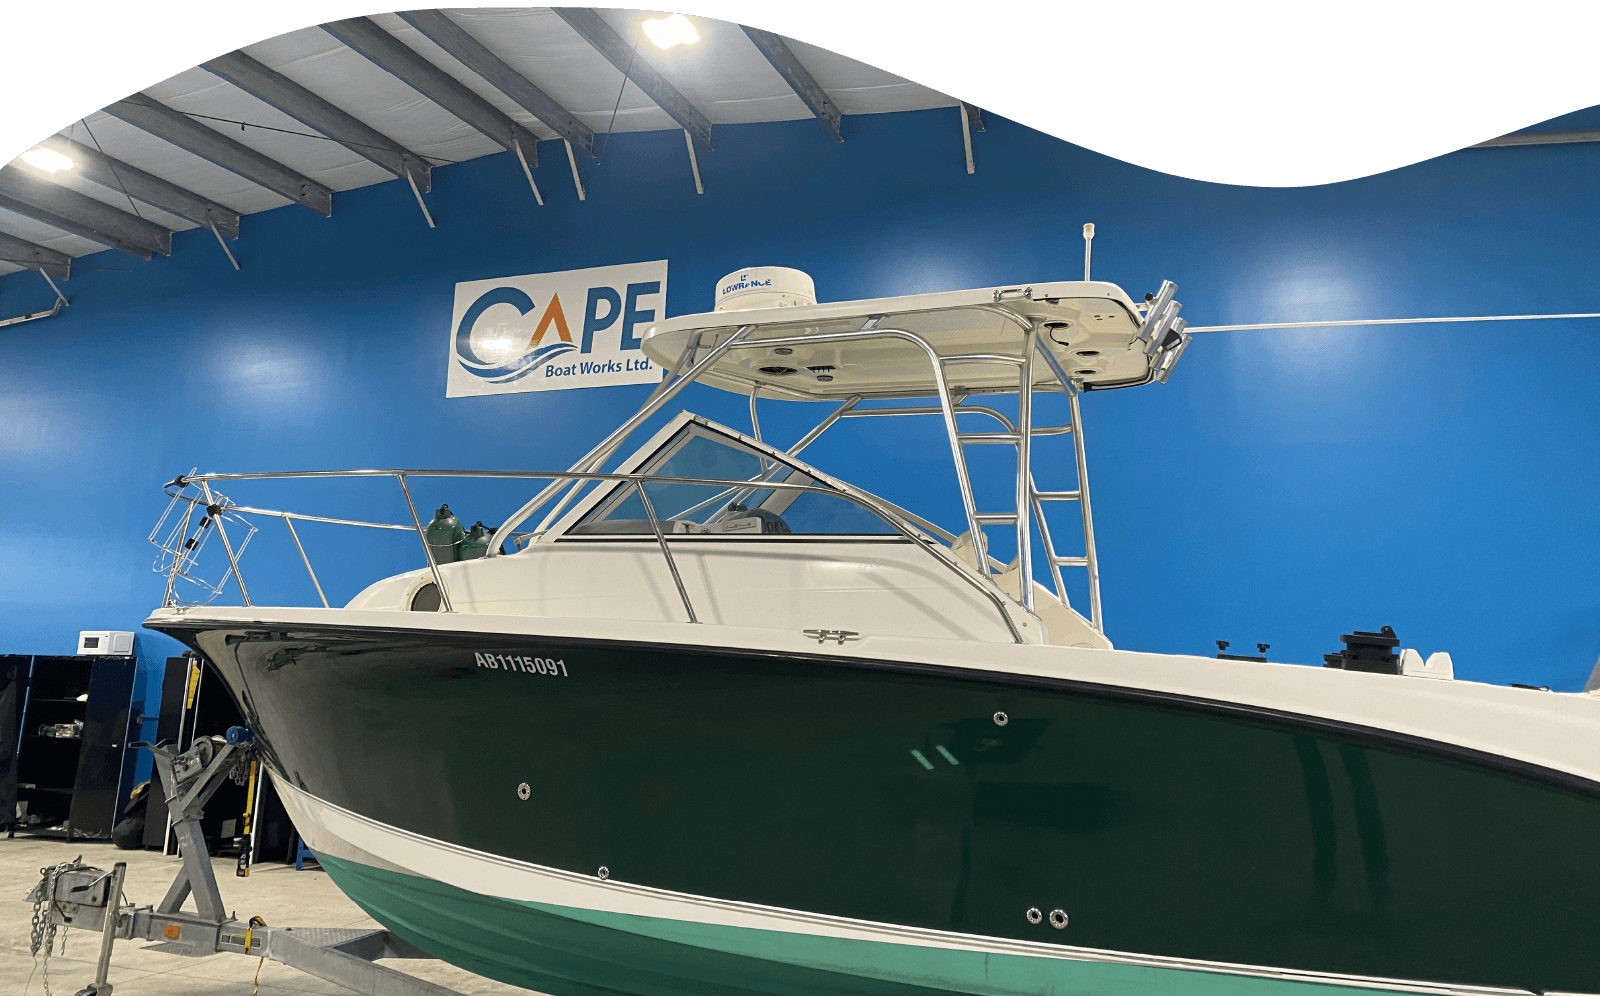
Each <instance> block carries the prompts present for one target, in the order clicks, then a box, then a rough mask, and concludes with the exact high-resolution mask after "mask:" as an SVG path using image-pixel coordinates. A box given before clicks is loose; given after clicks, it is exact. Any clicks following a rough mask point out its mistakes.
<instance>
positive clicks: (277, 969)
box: [0, 835, 529, 996]
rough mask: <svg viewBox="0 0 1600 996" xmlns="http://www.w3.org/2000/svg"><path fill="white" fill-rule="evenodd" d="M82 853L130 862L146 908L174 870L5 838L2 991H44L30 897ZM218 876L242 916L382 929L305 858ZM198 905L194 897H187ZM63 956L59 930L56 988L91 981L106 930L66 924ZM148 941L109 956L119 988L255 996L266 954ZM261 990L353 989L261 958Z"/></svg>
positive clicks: (279, 994)
mask: <svg viewBox="0 0 1600 996" xmlns="http://www.w3.org/2000/svg"><path fill="white" fill-rule="evenodd" d="M80 854H81V855H83V860H84V862H85V863H87V864H91V865H95V866H97V867H100V868H104V869H107V870H109V869H110V868H111V866H112V865H113V864H115V863H116V862H118V861H126V862H127V863H128V878H127V884H126V885H125V886H124V893H125V894H126V896H127V897H128V900H129V901H130V902H133V903H135V904H137V905H139V906H148V905H154V904H155V903H157V902H159V901H160V900H161V897H162V896H163V895H165V893H166V891H167V886H169V885H171V884H172V879H173V878H174V877H175V876H176V875H177V872H178V867H179V862H178V859H177V858H176V857H164V856H162V855H160V854H157V853H156V852H154V851H119V850H117V849H116V848H114V847H112V846H111V845H110V844H95V843H85V842H76V843H64V842H61V841H54V840H40V839H35V838H30V837H24V836H20V835H19V836H18V837H16V838H15V839H13V840H7V839H5V838H4V836H0V993H6V994H12V996H15V994H22V996H43V994H44V992H45V986H44V975H43V972H42V971H41V965H40V963H41V962H42V960H43V959H42V956H41V958H39V959H35V958H33V957H31V956H30V955H29V954H28V937H29V932H30V930H31V922H32V917H33V906H32V904H30V903H28V902H27V901H26V900H24V898H23V897H24V896H25V895H27V892H28V890H29V889H30V888H32V887H33V885H34V883H35V882H37V881H38V880H39V870H40V869H41V868H44V867H46V866H47V865H55V864H59V863H61V862H63V861H71V860H72V859H73V858H75V857H77V856H78V855H80ZM213 864H214V866H215V868H216V875H217V883H218V886H219V888H220V889H221V891H222V902H223V905H224V906H225V907H226V908H227V909H228V911H229V912H231V913H237V914H238V916H239V919H241V920H246V919H249V918H250V917H251V916H260V917H262V918H263V919H264V920H266V921H267V923H269V924H271V925H272V926H274V927H277V926H285V927H300V926H304V927H377V926H378V924H377V923H376V922H375V921H373V919H372V918H371V917H369V916H367V915H366V914H365V913H363V912H362V911H361V909H360V907H358V906H356V904H355V903H352V902H351V901H350V900H349V899H347V898H345V895H344V893H342V892H340V891H339V890H338V888H337V887H336V886H335V885H334V884H333V882H332V881H331V880H330V879H329V878H328V876H327V875H326V874H324V873H323V872H321V871H320V870H313V866H310V865H308V866H307V867H306V870H305V871H299V872H297V871H295V870H294V866H293V865H280V864H276V863H271V864H263V865H258V866H256V867H255V868H253V869H251V872H250V877H249V878H238V877H237V876H235V874H234V861H233V860H232V859H220V858H219V859H217V860H215V861H214V862H213ZM189 908H190V909H193V904H192V903H191V904H189ZM65 934H66V946H67V951H66V954H65V955H63V954H61V953H60V952H61V940H60V937H61V935H60V933H58V934H57V940H56V950H55V953H53V954H52V955H51V956H50V988H51V989H52V990H54V992H55V993H56V994H57V996H71V994H72V993H76V992H77V991H78V990H79V989H82V988H83V987H84V986H86V985H88V984H89V983H90V982H93V981H94V972H95V960H96V959H97V958H98V957H99V954H100V938H99V936H98V935H91V934H89V933H88V932H87V931H82V930H68V931H65ZM147 946H148V942H145V941H117V942H116V947H115V949H114V951H113V953H112V956H111V974H110V978H109V981H110V982H111V984H112V986H113V987H114V989H115V991H116V996H250V993H251V980H252V979H254V978H255V976H256V967H257V963H258V962H260V961H261V959H259V958H249V957H246V956H244V955H239V954H214V955H211V956H209V957H206V958H186V957H184V956H182V955H175V954H165V953H162V952H158V951H146V950H143V949H144V948H145V947H147ZM381 964H384V965H386V966H388V967H390V968H395V969H399V970H400V971H403V972H407V973H410V974H412V975H415V976H418V977H419V978H423V979H427V980H428V981H430V982H434V983H437V984H439V985H442V986H447V987H449V988H452V989H455V990H457V991H459V992H461V993H463V994H467V996H525V994H527V993H528V992H529V990H526V989H518V988H516V987H514V986H508V985H503V984H501V983H499V982H494V981H492V980H490V979H485V978H483V977H482V976H478V975H473V974H471V973H470V972H466V971H463V970H461V969H459V968H456V967H455V966H454V965H447V964H445V963H443V962H439V961H432V960H428V961H423V960H397V959H386V960H384V961H383V962H382V963H381ZM260 970H261V982H260V993H261V996H284V994H289V993H317V994H322V996H349V990H347V989H344V988H342V987H340V986H336V985H334V984H333V983H331V982H324V981H323V980H321V979H318V978H315V977H313V976H310V975H306V974H304V973H303V972H300V971H297V970H295V969H292V968H288V967H286V966H284V965H280V964H278V963H276V962H272V961H268V962H265V963H264V964H261V966H260Z"/></svg>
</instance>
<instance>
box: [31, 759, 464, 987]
mask: <svg viewBox="0 0 1600 996" xmlns="http://www.w3.org/2000/svg"><path fill="white" fill-rule="evenodd" d="M229 739H230V741H231V740H233V739H235V738H234V737H233V736H232V735H231V731H230V737H229ZM239 739H240V740H241V742H237V743H235V742H227V743H223V742H220V741H218V740H214V739H205V740H200V741H197V742H196V743H195V745H194V746H193V747H191V748H190V749H189V750H187V751H185V752H184V753H183V754H173V753H171V752H170V751H167V750H164V749H162V748H161V747H156V746H152V745H150V744H135V745H133V746H136V747H138V746H142V747H149V748H150V753H151V754H153V755H154V756H155V766H156V770H157V771H158V772H160V775H161V784H162V785H163V786H165V787H167V807H168V811H169V812H170V813H172V814H173V816H174V818H175V821H174V829H175V830H176V831H177V833H178V840H179V842H180V843H181V851H182V858H183V867H182V868H181V869H180V870H179V872H178V876H177V877H176V878H175V879H173V881H172V886H171V887H170V888H169V889H167V894H166V896H165V897H164V898H163V899H162V900H161V903H160V904H159V905H157V906H154V907H150V906H145V907H134V906H132V905H131V904H130V905H124V904H123V902H122V882H123V878H124V876H125V874H126V872H127V864H126V863H125V862H120V861H119V862H117V864H116V866H115V868H114V869H113V870H112V871H109V872H107V871H102V870H101V869H99V868H92V867H90V866H88V865H85V864H84V863H83V861H82V859H81V858H80V859H78V860H76V861H74V862H72V863H71V864H70V865H66V866H62V867H59V868H50V869H46V870H45V875H44V878H43V879H42V880H41V881H40V882H39V884H38V885H35V886H34V887H33V889H32V890H31V891H29V893H28V901H29V902H32V903H33V904H34V909H35V911H36V913H35V915H36V917H37V916H38V915H39V914H40V913H43V912H44V910H45V909H46V908H47V909H48V914H47V919H46V920H45V921H44V922H45V923H48V924H51V925H54V926H62V927H78V928H80V929H84V930H92V931H98V932H99V933H100V960H99V964H98V966H97V967H96V971H95V981H94V982H92V983H90V984H89V985H88V986H86V987H85V988H83V989H81V990H79V991H78V993H77V994H76V996H111V989H112V987H111V984H110V983H109V982H107V981H106V977H107V976H108V975H109V974H110V969H111V951H112V944H113V942H114V941H116V940H117V939H119V938H121V939H123V940H131V939H134V938H139V939H142V940H148V941H162V942H164V943H161V944H159V945H155V946H153V947H152V948H150V949H148V950H156V951H162V952H165V953H168V954H180V955H189V956H192V957H204V956H206V955H210V954H214V953H216V952H220V951H227V952H233V953H236V954H244V955H252V956H254V957H258V958H271V959H272V960H273V961H276V962H280V963H282V964H284V965H288V966H289V967H290V968H296V969H299V970H300V971H302V972H305V973H307V974H308V975H314V976H316V977H317V978H319V979H324V980H326V981H328V982H332V983H334V984H336V985H340V986H344V987H345V988H346V989H349V990H351V991H353V992H356V993H361V994H363V996H461V994H460V993H458V992H457V991H456V990H454V989H446V988H445V987H443V986H438V985H435V984H433V983H431V982H424V981H423V980H421V979H418V978H416V977H415V976H411V975H407V974H405V973H404V972H397V971H395V970H394V969H392V968H387V967H385V966H383V965H379V964H376V960H377V959H379V958H431V957H433V956H432V955H430V954H428V953H426V952H424V951H422V950H421V949H419V948H417V947H415V946H413V945H411V944H409V943H407V942H406V941H404V940H402V939H401V938H399V937H396V936H395V935H394V934H391V933H390V932H389V931H387V930H382V929H379V930H361V929H338V928H322V927H268V926H265V925H262V924H261V923H260V921H259V920H255V921H254V922H251V923H241V922H240V921H238V920H234V919H232V918H230V917H229V916H228V915H227V914H226V913H224V912H223V906H222V894H221V892H220V891H219V890H218V888H217V879H216V875H215V874H214V873H213V872H212V869H211V855H210V854H209V853H208V852H207V851H206V842H205V837H204V836H203V835H202V834H201V832H200V817H201V815H202V813H203V811H204V807H205V804H206V802H207V801H208V800H209V799H210V798H211V796H212V794H213V793H215V792H216V790H217V788H218V787H219V786H221V784H222V782H223V780H224V779H226V778H229V777H237V773H238V772H239V771H241V770H248V767H249V764H250V761H251V760H252V759H253V758H254V756H255V746H254V744H252V743H250V742H249V741H248V740H245V739H243V738H239ZM191 895H193V896H194V905H195V909H196V911H197V912H195V913H186V912H184V911H183V910H182V908H181V907H182V906H183V901H184V900H185V899H187V898H188V897H189V896H191ZM35 922H36V923H39V922H40V921H38V920H36V921H35ZM41 926H43V923H41ZM46 957H48V954H47V955H46Z"/></svg>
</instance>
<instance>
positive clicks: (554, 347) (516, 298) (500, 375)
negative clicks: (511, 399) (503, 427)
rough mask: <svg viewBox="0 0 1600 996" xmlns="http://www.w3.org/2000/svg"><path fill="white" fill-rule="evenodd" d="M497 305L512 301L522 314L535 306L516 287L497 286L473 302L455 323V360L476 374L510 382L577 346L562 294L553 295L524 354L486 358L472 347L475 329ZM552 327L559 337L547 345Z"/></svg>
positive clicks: (497, 381)
mask: <svg viewBox="0 0 1600 996" xmlns="http://www.w3.org/2000/svg"><path fill="white" fill-rule="evenodd" d="M497 304H509V305H511V306H512V307H513V308H516V309H517V311H518V312H519V313H520V314H523V315H526V314H528V313H529V312H531V311H533V310H534V308H535V307H536V306H535V304H534V301H533V298H531V297H529V296H528V295H527V293H526V292H524V291H521V290H518V289H517V288H515V287H496V288H495V289H494V290H491V291H489V292H488V293H486V294H484V295H483V296H482V297H480V298H478V299H477V300H476V301H474V302H472V306H471V307H470V308H468V309H467V313H466V314H464V315H462V316H461V323H460V324H459V325H457V326H456V359H458V360H460V361H461V366H462V367H463V368H465V369H466V371H467V372H468V373H470V374H472V375H473V376H476V377H482V378H483V379H484V380H486V381H488V382H489V383H491V384H505V383H509V382H511V381H514V380H520V379H522V378H523V377H526V376H527V375H528V374H531V373H533V372H534V371H535V370H537V369H539V367H541V366H543V365H544V364H546V363H549V362H550V361H551V360H553V359H555V358H556V357H557V356H560V355H561V354H562V353H570V352H571V351H573V350H574V349H577V348H578V346H577V344H576V343H574V342H573V341H572V332H571V331H570V330H569V329H568V328H567V315H566V312H564V311H563V310H562V309H561V295H560V294H552V295H550V301H549V303H548V304H546V305H545V307H544V311H543V313H542V314H540V316H539V324H538V325H536V326H534V329H533V336H532V337H531V338H530V339H529V340H528V344H527V346H526V347H524V348H523V351H522V355H520V356H518V357H516V358H515V359H512V360H509V361H504V360H498V361H497V360H486V359H484V358H483V357H481V356H479V355H478V353H477V352H476V351H475V350H474V349H473V348H472V330H473V328H474V326H476V325H477V324H478V319H479V318H481V317H483V313H484V312H485V311H488V310H489V309H490V308H492V307H494V306H495V305H497ZM552 330H554V331H555V333H556V335H557V336H558V337H559V338H558V340H557V341H552V342H550V343H548V344H545V343H544V338H545V335H546V334H547V333H549V332H550V331H552ZM505 345H510V344H509V343H507V344H505Z"/></svg>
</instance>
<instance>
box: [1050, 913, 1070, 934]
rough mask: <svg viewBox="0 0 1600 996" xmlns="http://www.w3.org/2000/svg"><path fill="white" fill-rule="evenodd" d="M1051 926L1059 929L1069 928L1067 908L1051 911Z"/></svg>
mask: <svg viewBox="0 0 1600 996" xmlns="http://www.w3.org/2000/svg"><path fill="white" fill-rule="evenodd" d="M1050 926H1052V927H1054V928H1056V929H1057V930H1066V929H1067V914H1066V911H1065V910H1051V911H1050Z"/></svg>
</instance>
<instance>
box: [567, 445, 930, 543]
mask: <svg viewBox="0 0 1600 996" xmlns="http://www.w3.org/2000/svg"><path fill="white" fill-rule="evenodd" d="M638 472H639V473H641V474H650V475H655V476H659V477H697V478H710V479H713V480H722V481H748V482H750V483H749V485H748V486H741V487H728V486H726V485H721V484H681V483H669V482H665V481H663V482H648V483H645V484H644V488H645V494H647V495H648V496H649V498H650V506H651V509H652V510H653V511H654V512H655V516H656V519H657V521H659V522H660V524H661V531H662V532H663V533H665V534H670V535H692V536H732V537H739V538H750V537H782V536H899V533H898V532H897V531H896V530H895V528H894V527H893V526H891V525H889V524H888V523H887V522H884V521H883V520H882V519H880V518H878V517H877V516H876V515H874V514H873V513H871V512H869V511H867V510H866V509H864V508H862V507H861V506H859V505H857V504H855V503H854V502H852V501H850V500H849V499H846V498H843V497H840V496H836V495H831V494H822V493H819V492H815V491H794V490H786V489H782V488H763V487H761V485H762V484H764V483H767V482H781V483H788V484H814V483H816V481H815V478H813V477H811V476H810V475H808V474H806V473H805V472H803V471H801V470H800V469H799V468H797V467H794V466H791V465H789V464H787V463H784V462H782V461H779V460H776V459H774V458H773V457H772V456H770V455H769V454H766V453H763V452H761V451H759V450H756V449H753V448H751V447H749V446H746V445H744V444H743V443H741V442H740V441H739V440H738V439H735V438H734V437H732V436H728V435H725V434H723V433H721V432H718V431H716V430H715V429H713V428H710V427H708V426H706V425H703V424H700V423H698V422H690V423H688V424H686V425H685V426H684V427H683V428H682V429H680V430H679V431H678V432H677V433H675V434H674V435H673V436H672V437H671V438H670V439H668V440H667V442H666V444H665V445H663V446H662V447H661V448H660V449H659V450H657V451H656V452H655V453H654V454H653V455H652V456H651V457H650V458H649V459H648V460H647V461H645V463H644V465H643V466H641V467H640V469H639V471H638ZM638 487H639V485H638V484H635V483H628V484H624V485H621V486H620V487H618V488H617V489H615V491H614V492H613V493H612V494H611V495H609V496H608V497H606V498H605V499H604V500H602V501H601V502H599V503H598V504H597V505H596V506H595V507H594V509H593V510H592V511H591V512H589V514H588V515H585V516H584V517H583V518H582V519H581V520H579V521H578V522H577V523H576V524H575V525H574V526H572V528H570V529H568V530H567V532H566V535H567V536H569V537H578V536H608V535H609V536H618V535H621V536H637V535H649V534H651V533H653V532H654V530H653V529H652V528H651V526H650V517H649V514H648V513H647V512H646V510H645V507H644V503H643V502H642V501H640V500H639V492H638Z"/></svg>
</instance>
